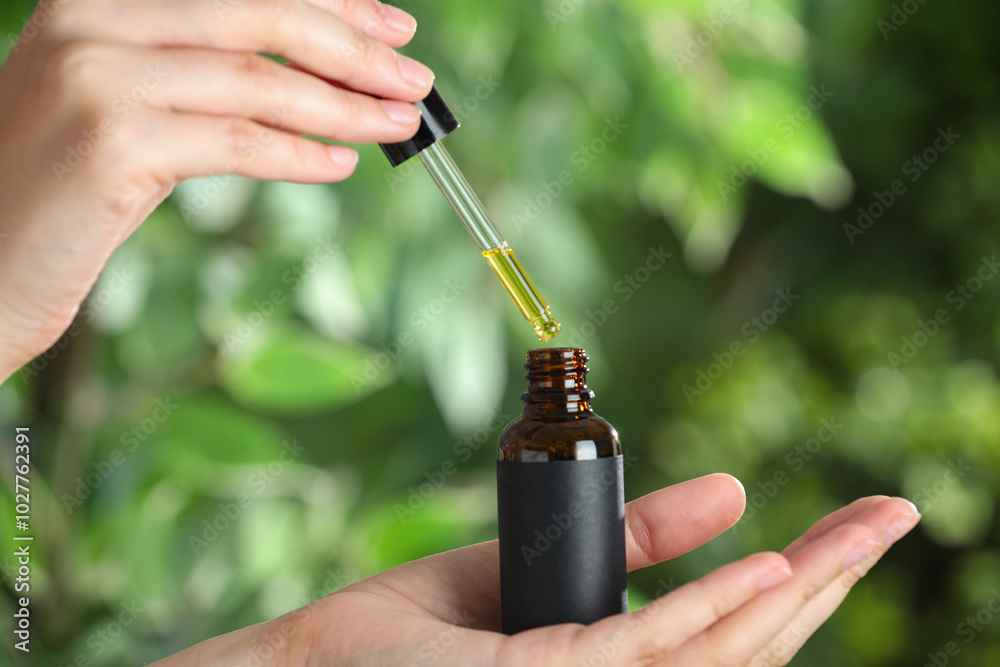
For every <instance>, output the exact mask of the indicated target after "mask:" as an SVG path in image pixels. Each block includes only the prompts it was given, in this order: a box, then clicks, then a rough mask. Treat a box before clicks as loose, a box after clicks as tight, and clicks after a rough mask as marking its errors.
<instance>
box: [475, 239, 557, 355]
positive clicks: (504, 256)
mask: <svg viewBox="0 0 1000 667" xmlns="http://www.w3.org/2000/svg"><path fill="white" fill-rule="evenodd" d="M483 257H485V258H486V261H487V262H489V264H490V268H492V269H493V273H495V274H496V275H497V278H499V279H500V282H501V284H503V287H504V289H505V290H507V294H509V295H510V298H511V299H512V300H513V301H514V303H515V304H516V305H517V309H518V310H520V311H521V315H523V316H524V319H526V320H528V322H530V323H531V326H532V327H534V329H535V335H536V336H538V340H540V341H542V342H543V343H548V342H549V341H550V340H552V339H553V338H555V336H556V334H558V333H559V329H560V328H561V325H560V324H559V322H557V321H556V320H555V318H553V317H552V312H551V311H550V310H549V304H547V303H545V299H544V298H542V295H541V294H539V293H538V288H537V287H535V283H533V282H531V278H530V277H529V276H528V274H527V273H526V272H525V271H524V267H523V266H521V262H520V261H519V260H518V259H517V255H515V254H514V251H513V250H511V249H510V246H509V245H507V242H506V241H504V243H503V245H501V246H500V247H499V248H493V249H492V250H484V251H483Z"/></svg>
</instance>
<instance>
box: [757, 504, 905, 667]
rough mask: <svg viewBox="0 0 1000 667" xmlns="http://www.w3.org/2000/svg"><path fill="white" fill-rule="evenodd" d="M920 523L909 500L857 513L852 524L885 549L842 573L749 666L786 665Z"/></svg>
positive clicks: (877, 505) (879, 505)
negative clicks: (876, 537)
mask: <svg viewBox="0 0 1000 667" xmlns="http://www.w3.org/2000/svg"><path fill="white" fill-rule="evenodd" d="M919 521H920V514H919V513H917V512H915V511H914V507H913V505H912V504H911V503H910V502H909V501H906V500H904V499H902V498H893V499H892V500H891V501H888V502H881V503H878V504H876V505H874V506H871V507H869V508H868V509H867V510H866V511H864V512H862V513H861V514H859V515H858V516H857V517H856V518H855V520H854V523H860V524H863V525H866V526H868V527H869V528H871V529H872V530H873V531H874V532H875V533H876V534H881V535H882V539H881V542H882V543H883V544H884V546H883V547H882V548H881V549H880V550H879V551H877V553H876V555H875V557H874V558H873V559H872V560H871V561H870V562H868V563H862V564H860V565H859V566H858V567H856V568H854V569H852V570H849V571H846V572H844V573H843V574H841V575H840V576H839V577H837V578H836V579H835V580H834V582H833V583H832V584H830V585H829V586H827V587H826V588H825V589H823V591H821V592H820V593H819V594H817V595H816V597H814V598H813V599H812V600H810V601H809V602H808V603H807V604H806V606H805V607H803V609H802V611H801V612H799V614H798V615H797V616H796V617H795V619H794V620H793V621H792V622H791V623H790V624H789V625H788V627H787V628H785V630H784V631H782V633H781V634H780V635H779V636H778V637H776V638H775V639H774V641H772V642H771V643H770V644H769V645H768V646H767V647H766V648H765V649H764V650H763V651H761V652H760V653H759V654H758V655H757V658H756V659H755V661H754V662H753V663H751V664H753V665H759V666H761V667H763V666H764V665H767V666H771V665H784V664H786V663H787V662H788V661H789V660H790V659H791V658H792V656H794V655H795V654H796V653H797V652H798V650H799V649H800V648H802V645H803V644H805V642H806V640H807V639H808V638H809V637H811V636H812V634H813V633H814V632H816V630H817V629H818V628H819V626H820V625H822V624H823V623H825V622H826V620H827V619H828V618H829V617H830V616H831V615H832V614H833V612H834V611H836V609H837V607H839V606H840V603H841V602H843V601H844V598H845V597H846V596H847V594H848V593H849V592H850V590H851V588H853V587H854V584H856V583H857V582H858V580H859V579H860V578H861V577H862V576H864V574H866V573H867V572H868V569H869V568H870V567H871V565H873V564H874V563H875V561H876V560H878V558H880V557H881V556H882V555H883V554H884V553H885V552H886V551H887V550H888V549H889V547H891V546H892V545H893V544H894V543H895V542H896V541H898V540H899V539H900V538H901V537H903V535H905V534H906V533H908V532H910V530H912V529H913V527H914V526H916V525H917V523H919Z"/></svg>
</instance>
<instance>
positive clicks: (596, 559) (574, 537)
mask: <svg viewBox="0 0 1000 667" xmlns="http://www.w3.org/2000/svg"><path fill="white" fill-rule="evenodd" d="M497 497H498V498H497V499H498V509H499V528H500V593H501V605H502V616H503V631H504V632H506V633H508V634H512V633H515V632H520V631H522V630H527V629H530V628H535V627H540V626H543V625H553V624H555V623H593V622H594V621H597V620H600V619H602V618H605V617H606V616H611V615H613V614H620V613H622V612H624V611H627V609H628V599H627V593H626V590H625V573H626V566H625V492H624V483H623V465H622V457H621V456H613V457H607V458H600V459H593V460H589V461H549V462H546V463H524V462H518V461H497Z"/></svg>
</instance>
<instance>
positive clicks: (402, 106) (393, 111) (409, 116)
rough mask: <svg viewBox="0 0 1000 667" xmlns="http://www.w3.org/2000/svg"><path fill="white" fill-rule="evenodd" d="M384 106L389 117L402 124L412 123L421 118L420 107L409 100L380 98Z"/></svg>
mask: <svg viewBox="0 0 1000 667" xmlns="http://www.w3.org/2000/svg"><path fill="white" fill-rule="evenodd" d="M380 101H381V102H382V108H384V109H385V113H386V115H387V116H389V118H391V119H393V120H394V121H396V122H397V123H399V124H400V125H410V124H411V123H413V122H414V121H416V120H417V119H418V118H420V109H418V108H417V107H415V106H414V105H412V104H410V103H409V102H397V101H396V100H380Z"/></svg>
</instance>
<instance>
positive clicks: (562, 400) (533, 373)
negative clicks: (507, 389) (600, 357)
mask: <svg viewBox="0 0 1000 667" xmlns="http://www.w3.org/2000/svg"><path fill="white" fill-rule="evenodd" d="M588 360H589V357H588V356H587V353H586V352H585V351H584V350H583V349H582V348H579V347H551V348H541V349H537V350H529V351H528V360H527V363H525V364H524V368H525V370H527V371H528V372H527V374H526V375H525V376H524V379H525V380H527V381H528V390H527V391H526V392H524V393H523V394H522V395H521V400H522V401H524V402H525V403H529V404H531V403H534V404H552V406H553V407H555V405H556V404H558V405H560V406H562V409H563V410H565V411H568V412H589V411H590V409H591V408H590V401H591V399H593V398H594V392H592V391H591V390H590V388H589V387H587V372H588V371H589V370H590V369H589V368H588V367H587V361H588Z"/></svg>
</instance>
